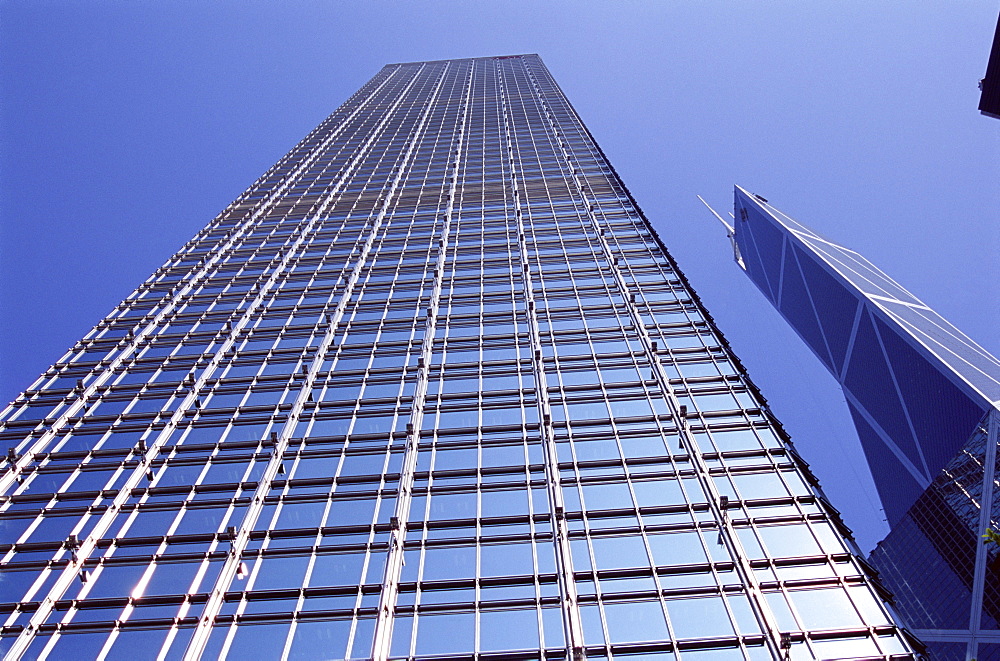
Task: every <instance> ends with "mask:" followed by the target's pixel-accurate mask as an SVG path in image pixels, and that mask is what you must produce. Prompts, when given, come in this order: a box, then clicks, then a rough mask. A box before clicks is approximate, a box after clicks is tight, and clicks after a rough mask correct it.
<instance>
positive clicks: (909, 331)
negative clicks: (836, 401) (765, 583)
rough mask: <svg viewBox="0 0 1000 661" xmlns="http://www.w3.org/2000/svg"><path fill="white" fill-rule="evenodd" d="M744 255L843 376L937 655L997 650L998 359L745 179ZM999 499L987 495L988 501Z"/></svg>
mask: <svg viewBox="0 0 1000 661" xmlns="http://www.w3.org/2000/svg"><path fill="white" fill-rule="evenodd" d="M734 222H735V227H733V228H731V230H732V231H731V232H730V233H731V235H732V237H733V240H734V247H735V249H736V256H737V260H738V261H739V263H740V265H741V266H742V267H743V269H744V270H745V272H746V274H747V275H748V276H749V277H750V279H751V280H753V282H754V283H756V285H757V286H758V287H759V288H760V290H761V291H762V292H763V293H764V295H765V296H766V297H767V299H768V300H769V301H771V303H772V304H774V306H775V308H777V309H778V311H779V312H780V313H781V314H782V316H784V317H785V319H786V320H787V321H788V323H789V324H790V325H791V326H792V327H793V328H794V329H795V330H796V332H798V334H799V335H800V336H801V337H802V339H803V340H804V341H805V342H806V344H807V345H809V347H810V348H811V349H812V350H813V352H814V353H815V354H816V355H817V356H818V357H819V359H820V360H821V361H822V362H823V364H824V365H826V367H827V368H828V369H829V370H830V371H831V372H832V373H833V375H834V377H835V378H836V379H837V381H838V382H839V383H840V384H841V386H842V388H843V390H844V394H845V396H846V398H847V405H848V408H849V409H850V411H851V415H852V416H853V418H854V424H855V426H856V428H857V430H858V436H859V437H860V439H861V444H862V446H863V447H864V450H865V455H866V457H867V458H868V462H869V464H870V466H871V469H872V474H873V475H874V477H875V485H876V487H877V488H878V491H879V494H880V496H881V498H882V504H883V507H884V508H885V512H886V515H887V517H888V520H889V524H890V526H891V527H892V528H891V532H890V534H889V535H888V536H887V537H886V538H885V539H884V540H883V541H882V542H880V543H879V545H878V547H877V548H876V549H875V551H874V552H873V553H872V555H871V560H872V564H874V565H875V566H876V568H878V570H879V571H880V572H881V574H882V577H883V580H884V582H885V583H886V585H887V586H888V587H889V588H890V589H891V590H892V591H893V592H894V593H895V597H896V601H897V603H898V604H899V607H900V611H901V613H902V614H903V616H904V620H905V621H906V622H907V624H908V625H909V626H910V627H912V628H913V631H914V633H916V634H917V635H918V637H920V638H922V639H923V640H924V642H926V643H928V644H929V646H930V648H931V649H932V651H933V652H934V653H935V658H940V659H966V658H970V659H971V658H978V659H993V658H1000V546H998V545H997V544H984V543H983V541H982V536H983V534H984V533H986V531H987V530H988V529H990V528H991V527H997V525H998V522H1000V490H998V489H996V485H997V479H998V478H1000V472H998V471H997V467H996V465H997V461H998V459H1000V458H998V457H997V443H998V442H1000V361H998V360H997V359H996V358H995V357H993V356H992V355H990V354H989V353H988V352H987V351H985V350H984V349H983V348H982V347H980V346H979V345H977V344H976V343H975V342H973V341H972V340H971V339H969V338H968V337H966V336H965V335H964V334H962V332H961V331H959V330H958V329H957V328H955V327H954V326H952V325H951V324H949V323H948V322H947V321H945V320H944V319H943V318H942V317H941V315H939V314H937V313H936V312H934V311H933V310H931V309H930V308H929V307H927V306H926V305H925V304H924V303H922V302H921V301H920V300H919V299H917V298H916V297H915V296H913V294H911V293H909V292H908V291H906V290H905V289H904V288H903V287H901V286H900V285H899V284H897V283H896V282H895V281H893V280H892V279H891V278H889V277H888V276H887V275H885V274H884V273H883V272H882V271H880V270H879V269H878V268H876V267H875V266H874V265H873V264H872V263H871V262H869V261H868V260H866V259H865V258H864V257H862V256H861V255H859V254H858V253H856V252H854V251H852V250H848V249H847V248H844V247H842V246H840V245H837V244H836V243H833V242H832V241H830V240H828V239H825V238H823V237H822V236H820V235H819V234H817V233H816V232H814V231H813V230H811V229H809V228H808V227H805V226H804V225H802V224H801V223H798V222H796V221H795V220H792V219H791V218H789V217H788V216H786V215H785V214H783V213H781V212H780V211H778V210H777V209H775V208H774V207H773V206H771V205H770V204H768V203H767V201H766V200H764V199H763V198H761V197H759V196H756V195H751V194H749V193H747V192H746V191H744V190H743V189H741V188H738V187H737V189H736V219H735V221H734ZM982 503H989V506H988V507H981V504H982Z"/></svg>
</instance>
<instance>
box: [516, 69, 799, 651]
mask: <svg viewBox="0 0 1000 661" xmlns="http://www.w3.org/2000/svg"><path fill="white" fill-rule="evenodd" d="M528 76H529V77H530V79H531V81H532V85H533V87H534V90H535V95H536V97H537V99H538V102H539V103H540V105H541V106H542V107H543V108H544V109H545V110H546V111H547V110H548V104H547V103H546V101H545V98H544V96H543V94H542V92H541V90H540V88H539V87H538V84H537V82H536V80H535V76H534V74H533V73H532V72H531V71H528ZM546 116H547V117H548V118H549V125H550V128H551V130H552V132H553V134H554V135H556V136H557V138H558V137H559V128H558V127H557V126H556V125H555V123H554V122H553V121H552V118H551V115H550V114H549V113H548V112H546ZM559 142H560V145H563V146H562V149H561V152H562V157H563V158H564V159H565V160H566V161H567V163H569V164H570V167H571V170H572V171H573V174H572V181H573V183H574V184H575V188H576V190H577V194H578V195H580V197H581V198H582V200H583V203H584V208H585V209H586V210H587V212H586V215H587V218H588V219H589V220H590V221H591V223H592V225H593V227H594V230H595V232H596V233H597V238H598V241H599V242H600V244H601V247H602V249H603V250H604V254H605V256H606V258H607V260H608V263H609V267H610V270H611V273H612V276H613V277H614V279H615V281H616V284H617V285H618V289H619V291H620V293H621V294H622V295H623V298H624V302H625V306H626V307H627V309H628V311H629V314H630V316H631V317H632V319H633V326H635V330H636V334H637V335H638V337H639V340H640V342H641V343H642V344H643V346H644V348H645V349H646V353H647V355H649V356H651V357H652V358H653V360H652V361H651V362H652V364H653V371H654V373H655V374H656V378H657V381H659V383H660V387H661V389H662V390H663V394H664V399H665V400H666V401H667V404H668V406H669V408H670V410H671V413H672V415H673V417H674V420H676V421H678V424H677V426H678V432H679V436H680V438H681V439H682V442H683V443H684V444H685V445H686V446H687V448H688V450H689V455H690V456H691V461H692V464H693V466H694V467H695V475H696V477H697V478H698V481H699V483H700V484H701V486H702V489H703V490H704V491H705V493H706V494H707V495H708V496H709V503H708V505H709V508H710V509H711V510H712V512H713V514H714V515H715V518H716V521H717V522H718V525H719V531H720V533H721V532H724V533H725V534H724V535H723V536H724V538H725V541H726V543H727V546H728V547H729V549H730V552H731V554H732V555H733V557H734V558H736V563H735V564H736V566H737V567H738V570H739V571H740V573H741V574H742V576H741V577H742V578H743V579H744V582H745V585H746V586H747V592H748V594H750V595H751V596H752V598H751V603H752V604H753V605H754V606H755V608H754V610H755V611H756V615H757V618H758V621H759V622H761V624H763V625H764V626H765V628H766V629H767V632H766V633H767V641H768V646H769V648H770V651H771V653H772V654H773V655H775V658H778V657H780V655H781V652H780V650H781V641H780V637H779V633H778V632H779V631H780V628H779V626H778V623H777V621H776V620H775V618H774V615H773V613H772V612H771V610H770V608H769V607H768V605H767V602H766V601H765V600H764V598H763V594H762V592H761V589H760V584H759V583H758V581H757V579H756V576H755V575H754V573H753V569H752V567H751V566H750V563H749V560H748V559H747V555H746V551H745V550H744V549H743V546H742V543H741V542H740V540H739V538H738V536H737V535H736V533H735V531H734V530H733V529H732V524H731V522H730V521H729V518H728V514H727V513H725V512H724V511H723V510H722V509H721V507H720V494H719V492H718V489H717V488H716V487H715V483H714V481H713V480H712V478H711V476H710V474H709V472H708V469H707V467H706V466H705V463H704V459H703V458H702V454H701V450H700V448H699V447H698V442H697V440H696V438H695V436H694V434H692V433H691V431H690V428H689V426H688V424H687V419H686V415H684V416H682V415H681V413H682V412H681V407H680V404H679V402H678V401H677V398H676V397H675V396H674V394H673V390H672V389H671V388H670V379H669V377H668V375H667V373H666V370H665V369H664V367H663V365H662V363H661V362H660V360H659V356H658V355H657V353H656V352H655V351H654V350H653V345H652V342H653V341H652V339H651V337H650V336H649V333H648V332H647V330H646V328H645V325H644V324H643V323H642V315H641V314H640V313H639V311H638V309H637V308H636V306H635V305H634V304H633V303H631V301H630V297H629V293H630V292H629V288H628V285H627V283H626V282H625V279H624V277H623V275H622V273H621V269H620V268H619V266H618V264H617V263H616V262H617V260H616V256H615V254H614V251H613V250H612V248H611V246H610V244H609V242H608V240H607V237H606V236H605V235H604V233H603V231H602V228H601V226H600V224H599V223H598V221H597V218H596V216H595V213H594V209H595V208H597V207H599V206H600V204H599V203H598V202H597V201H596V200H594V201H593V202H592V201H591V200H590V199H589V198H588V195H587V192H586V190H585V186H584V184H583V182H582V181H581V179H580V176H579V173H578V172H577V170H576V168H575V167H574V166H573V165H572V163H573V157H572V155H571V154H570V152H569V151H568V150H567V148H566V147H565V146H564V143H563V142H562V140H561V139H560V140H559ZM595 158H596V160H598V161H599V160H600V158H599V157H595ZM609 178H610V177H609ZM609 290H610V287H609ZM609 293H610V292H609ZM668 351H669V348H668ZM685 413H686V412H685ZM702 543H704V539H702Z"/></svg>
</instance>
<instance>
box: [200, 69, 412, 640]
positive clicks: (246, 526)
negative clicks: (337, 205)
mask: <svg viewBox="0 0 1000 661" xmlns="http://www.w3.org/2000/svg"><path fill="white" fill-rule="evenodd" d="M422 69H423V67H421V70H422ZM418 80H419V71H418V72H417V74H416V75H414V76H413V77H412V78H411V80H410V82H409V83H408V84H407V86H406V88H405V89H404V90H403V92H401V93H400V94H399V95H398V96H397V97H396V100H395V101H394V103H393V105H392V107H391V108H390V109H388V110H387V111H385V113H384V114H383V115H382V118H381V120H380V122H379V124H378V125H377V126H376V128H375V129H374V130H373V131H372V132H371V134H370V135H369V137H368V140H367V142H366V143H365V144H364V145H362V148H361V149H360V150H359V151H360V152H361V154H359V155H358V156H357V157H356V158H355V163H356V164H358V165H359V164H360V163H361V162H362V158H363V154H365V153H367V148H368V147H370V146H371V145H374V144H375V142H376V140H377V138H378V137H379V136H380V135H382V134H383V133H382V129H383V128H384V127H386V126H388V124H389V121H390V119H391V118H393V117H394V111H396V110H397V109H398V108H399V107H400V106H401V105H402V104H403V100H404V98H405V95H406V94H407V93H408V92H409V90H410V89H412V88H413V87H415V86H416V84H417V81H418ZM425 116H426V115H425ZM422 127H423V122H421V124H420V125H419V126H418V127H417V128H416V132H418V133H419V131H421V130H422ZM409 156H410V154H409V153H408V154H407V160H408V157H409ZM398 182H399V176H397V177H396V179H395V181H394V186H393V190H395V186H396V185H398ZM390 198H391V191H390V193H389V197H387V198H386V199H385V200H384V202H383V206H382V209H381V210H380V212H379V214H378V216H377V217H376V218H375V220H374V221H373V222H372V223H371V228H370V230H369V235H368V240H367V241H366V243H365V245H364V247H363V249H362V251H361V253H360V254H359V255H358V257H357V260H356V263H355V265H354V268H353V270H352V272H351V275H350V276H349V277H348V279H347V281H346V282H345V283H344V290H343V294H342V296H341V300H340V302H339V303H338V305H337V308H336V312H335V313H334V315H332V318H331V319H330V326H329V328H328V330H327V332H326V335H325V337H324V339H323V341H322V343H321V344H320V345H319V346H318V347H317V350H316V353H315V355H314V357H313V362H312V365H311V367H310V368H309V374H308V375H307V377H306V379H305V380H304V381H303V383H302V386H301V389H300V392H299V395H298V397H297V398H296V401H295V403H294V404H293V407H292V410H291V411H289V414H288V418H287V420H286V422H285V425H284V427H283V428H282V430H281V432H280V433H279V434H278V435H277V439H276V443H275V445H274V452H273V453H272V455H271V459H270V461H269V463H268V466H267V468H266V469H265V471H264V474H263V475H262V476H261V478H260V480H259V482H258V486H257V490H256V493H255V494H254V497H253V500H252V501H251V503H250V506H249V508H248V510H247V512H246V514H245V515H244V518H243V522H242V524H241V525H240V526H239V529H238V531H237V535H236V538H235V539H233V540H232V541H231V552H230V554H229V556H228V557H227V559H226V564H225V565H224V566H223V568H222V570H221V571H220V573H219V576H218V577H217V579H216V586H215V588H214V589H213V591H212V593H211V594H210V595H209V600H208V602H207V603H206V604H205V609H204V612H203V614H202V617H201V619H200V621H199V623H198V625H197V627H196V630H195V632H194V633H193V634H192V637H191V641H190V642H189V644H188V649H187V650H186V652H185V658H186V659H197V658H199V657H200V656H201V654H202V652H203V651H204V647H205V645H206V644H207V642H208V636H209V634H210V633H211V630H212V624H213V621H214V618H215V616H216V615H217V613H218V610H219V609H220V607H221V604H222V597H223V595H224V590H225V587H227V586H229V585H230V584H231V582H232V579H233V577H234V576H235V573H236V569H237V568H238V567H239V564H240V562H242V560H241V557H242V552H243V550H244V549H245V548H246V545H247V542H248V541H249V532H250V529H251V528H252V527H253V526H254V525H255V523H256V519H257V517H258V516H259V515H260V513H261V511H262V510H263V507H264V502H265V496H266V495H267V492H268V491H269V490H270V484H271V481H272V480H273V479H274V478H275V476H276V475H277V469H278V466H279V465H280V463H281V459H282V457H283V454H284V450H285V448H286V447H287V445H288V439H289V437H290V435H291V432H292V431H293V430H294V428H295V425H296V424H297V422H298V417H299V415H300V414H301V411H302V410H303V408H304V406H305V404H306V398H307V396H308V395H309V394H310V393H311V392H312V387H313V382H314V381H315V379H316V375H317V373H318V371H319V370H320V369H321V368H322V365H323V362H324V360H325V354H326V351H327V350H328V349H329V346H330V344H331V343H332V341H333V339H334V338H335V336H336V333H337V329H338V326H339V323H340V320H341V318H342V316H343V313H344V309H345V308H346V305H347V302H348V301H349V300H350V297H351V295H352V293H353V290H354V286H355V284H356V282H357V278H358V275H359V274H360V271H361V269H362V268H363V267H364V264H365V263H366V262H367V259H368V255H369V253H370V250H371V247H372V244H373V242H374V240H375V236H376V234H377V233H378V231H379V228H380V227H381V224H382V221H383V220H384V218H385V216H386V215H387V207H388V203H389V199H390ZM333 199H334V195H332V194H331V196H330V197H329V198H328V200H329V201H330V202H332V201H333ZM318 215H319V214H317V216H318Z"/></svg>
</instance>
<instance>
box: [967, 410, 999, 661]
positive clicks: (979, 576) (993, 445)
mask: <svg viewBox="0 0 1000 661" xmlns="http://www.w3.org/2000/svg"><path fill="white" fill-rule="evenodd" d="M976 429H977V430H979V429H984V432H985V436H986V438H985V443H986V456H985V458H984V459H983V485H982V493H981V495H980V498H979V522H978V524H977V526H976V528H977V530H976V539H985V538H986V532H987V531H988V530H991V529H992V524H991V518H992V514H993V511H992V510H993V494H994V490H993V485H994V480H995V478H996V475H995V473H996V463H997V444H998V443H1000V410H997V409H995V408H991V409H990V411H989V412H988V413H987V414H986V419H985V420H982V421H980V423H979V424H978V425H977V427H976ZM988 561H989V544H988V543H980V544H977V545H976V560H975V565H974V570H973V579H972V600H971V602H972V603H971V609H970V612H969V631H970V632H971V634H972V636H971V638H970V639H969V644H968V648H967V650H966V658H970V659H974V658H976V657H977V655H978V653H979V640H978V638H977V634H979V633H980V630H981V628H982V611H983V599H984V598H985V596H984V595H985V589H986V581H987V569H986V563H987V562H988ZM983 633H986V632H983ZM983 642H985V641H983Z"/></svg>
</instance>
